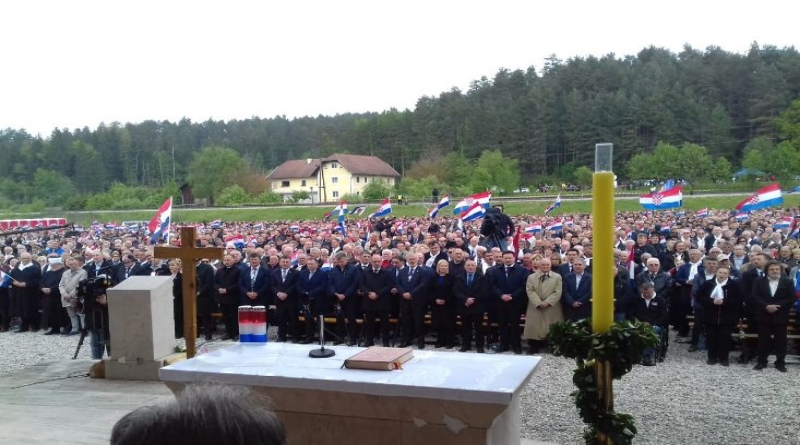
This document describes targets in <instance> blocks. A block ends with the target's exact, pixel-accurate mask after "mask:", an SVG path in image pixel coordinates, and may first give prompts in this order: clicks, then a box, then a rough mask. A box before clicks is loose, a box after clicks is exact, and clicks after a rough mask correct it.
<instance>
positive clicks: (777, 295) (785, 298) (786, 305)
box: [750, 261, 795, 372]
mask: <svg viewBox="0 0 800 445" xmlns="http://www.w3.org/2000/svg"><path fill="white" fill-rule="evenodd" d="M765 270H766V276H763V277H759V278H756V280H755V283H754V284H753V291H752V293H751V295H750V298H751V302H752V305H753V309H754V311H755V318H756V321H757V322H758V363H757V364H756V366H755V368H753V369H755V370H757V371H760V370H762V369H764V368H766V367H767V357H768V356H769V353H770V351H771V350H772V349H773V348H774V350H775V369H777V370H778V371H780V372H786V341H787V339H786V325H787V324H789V310H790V309H791V307H792V304H794V301H795V291H794V282H793V281H792V279H791V278H787V277H785V276H784V275H783V266H782V265H781V264H780V263H778V262H777V261H770V262H769V263H768V264H767V266H766V267H765Z"/></svg>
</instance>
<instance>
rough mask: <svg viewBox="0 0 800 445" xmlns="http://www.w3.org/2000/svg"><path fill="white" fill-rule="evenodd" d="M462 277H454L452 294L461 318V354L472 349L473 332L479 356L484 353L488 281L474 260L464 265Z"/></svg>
mask: <svg viewBox="0 0 800 445" xmlns="http://www.w3.org/2000/svg"><path fill="white" fill-rule="evenodd" d="M464 272H465V273H464V275H460V276H457V277H456V281H455V285H454V289H453V293H454V294H455V299H456V312H457V313H458V315H459V316H460V317H461V349H460V350H459V351H461V352H467V351H469V350H470V349H472V331H473V330H474V331H475V334H476V335H475V348H476V350H477V351H478V353H479V354H482V353H483V352H484V349H483V346H484V339H485V337H486V328H485V327H484V325H483V316H484V314H486V297H487V291H488V289H489V286H488V284H489V281H488V278H486V277H485V276H484V275H483V274H482V273H481V271H480V270H478V266H477V263H475V260H472V259H469V260H467V261H466V263H465V264H464Z"/></svg>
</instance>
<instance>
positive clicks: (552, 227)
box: [544, 219, 564, 232]
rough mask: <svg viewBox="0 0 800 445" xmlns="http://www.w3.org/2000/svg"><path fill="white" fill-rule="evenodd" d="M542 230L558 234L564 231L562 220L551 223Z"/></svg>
mask: <svg viewBox="0 0 800 445" xmlns="http://www.w3.org/2000/svg"><path fill="white" fill-rule="evenodd" d="M544 230H545V231H547V232H560V231H562V230H564V220H563V219H560V220H558V221H553V222H551V223H550V224H549V225H548V226H547V227H545V228H544Z"/></svg>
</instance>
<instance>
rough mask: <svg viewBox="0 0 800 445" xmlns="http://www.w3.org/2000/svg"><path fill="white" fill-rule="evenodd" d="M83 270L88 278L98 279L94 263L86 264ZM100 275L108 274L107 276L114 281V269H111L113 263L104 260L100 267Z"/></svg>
mask: <svg viewBox="0 0 800 445" xmlns="http://www.w3.org/2000/svg"><path fill="white" fill-rule="evenodd" d="M83 270H85V271H86V278H88V279H92V278H95V277H97V267H96V266H95V263H94V261H91V262H89V263H87V264H84V265H83ZM100 274H101V275H102V274H106V275H107V276H109V277H111V278H112V279H113V277H114V274H113V269H112V267H111V261H108V260H103V262H102V263H101V265H100Z"/></svg>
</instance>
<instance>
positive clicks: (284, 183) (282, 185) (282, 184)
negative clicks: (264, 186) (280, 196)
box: [281, 181, 289, 187]
mask: <svg viewBox="0 0 800 445" xmlns="http://www.w3.org/2000/svg"><path fill="white" fill-rule="evenodd" d="M281 187H289V181H281Z"/></svg>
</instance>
